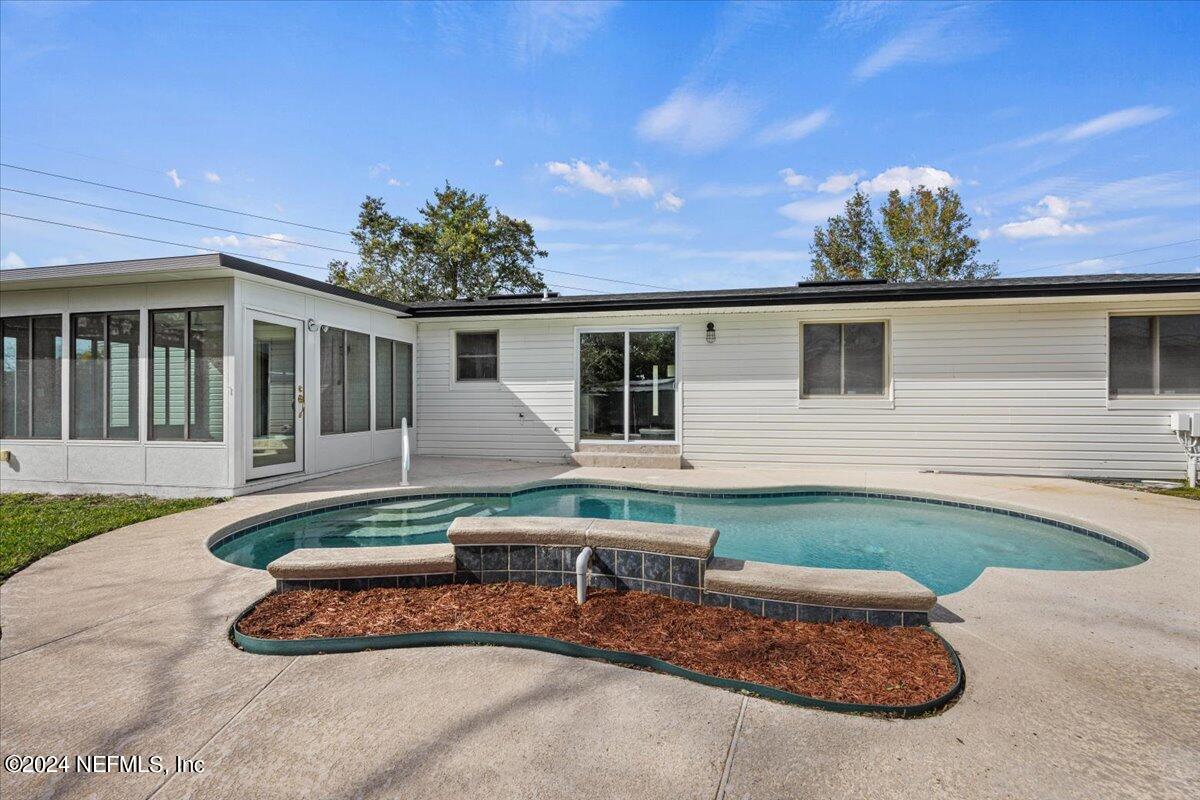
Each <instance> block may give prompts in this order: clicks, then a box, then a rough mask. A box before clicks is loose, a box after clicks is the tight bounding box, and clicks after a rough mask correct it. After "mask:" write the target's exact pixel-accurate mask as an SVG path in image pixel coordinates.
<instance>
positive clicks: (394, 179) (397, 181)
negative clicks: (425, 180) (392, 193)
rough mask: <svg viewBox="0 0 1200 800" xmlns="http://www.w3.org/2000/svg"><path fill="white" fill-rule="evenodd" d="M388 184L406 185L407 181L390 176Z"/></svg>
mask: <svg viewBox="0 0 1200 800" xmlns="http://www.w3.org/2000/svg"><path fill="white" fill-rule="evenodd" d="M387 185H388V186H404V185H405V183H404V181H402V180H400V179H399V178H388V179H387Z"/></svg>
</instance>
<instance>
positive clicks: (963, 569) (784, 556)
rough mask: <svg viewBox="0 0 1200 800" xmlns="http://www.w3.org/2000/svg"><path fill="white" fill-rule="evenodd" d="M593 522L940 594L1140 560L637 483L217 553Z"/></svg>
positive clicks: (375, 517)
mask: <svg viewBox="0 0 1200 800" xmlns="http://www.w3.org/2000/svg"><path fill="white" fill-rule="evenodd" d="M478 514H496V515H504V516H556V517H591V518H599V519H632V520H642V521H646V522H674V523H680V524H684V525H707V526H711V527H715V528H717V529H719V530H720V531H721V536H720V539H719V540H718V542H717V550H716V553H717V555H720V556H726V557H729V558H743V559H751V560H755V561H771V562H776V563H779V564H796V565H802V566H813V567H835V568H852V569H889V570H897V571H899V572H903V573H904V574H906V575H909V576H911V577H912V578H915V579H916V580H918V581H920V582H921V583H923V584H925V585H926V586H928V587H929V588H930V589H932V590H933V591H934V592H936V593H938V594H939V595H942V594H949V593H951V592H956V591H958V590H959V589H963V588H965V587H966V586H968V585H969V584H970V583H971V582H972V581H974V580H975V579H976V578H977V577H979V574H980V573H981V572H983V570H984V568H985V567H993V566H994V567H1020V568H1024V569H1054V570H1104V569H1118V568H1120V567H1128V566H1132V565H1134V564H1138V563H1141V561H1142V560H1143V559H1142V558H1141V557H1140V556H1138V555H1135V554H1133V553H1130V552H1128V551H1126V550H1124V549H1122V548H1120V547H1117V546H1116V545H1113V544H1110V543H1108V542H1105V541H1102V540H1099V539H1095V538H1092V537H1090V536H1086V535H1083V534H1081V533H1078V532H1075V531H1070V530H1065V529H1063V528H1060V527H1057V526H1054V525H1050V524H1047V523H1043V522H1037V521H1034V520H1029V519H1024V518H1021V517H1013V516H1008V515H1005V514H998V513H993V512H989V511H980V510H976V509H969V508H957V507H953V506H944V505H933V504H930V503H921V502H916V501H913V500H893V499H884V498H872V497H864V496H857V495H849V496H847V495H837V494H821V495H804V496H790V497H789V496H776V497H770V496H768V497H762V496H758V497H724V498H722V497H688V496H674V495H666V494H657V493H654V492H647V491H640V490H636V489H608V488H595V487H587V488H546V489H537V490H534V491H529V492H525V493H522V494H518V495H515V496H513V497H511V498H510V497H472V496H468V495H463V496H455V497H442V498H433V499H429V498H426V499H422V500H404V501H398V502H394V503H385V504H377V505H369V506H354V507H350V508H342V509H338V510H334V511H326V512H321V513H318V514H312V515H309V516H305V517H300V518H298V519H293V520H287V521H282V522H277V523H272V524H271V525H268V526H266V527H263V528H260V529H258V530H255V531H252V532H250V533H246V534H244V535H241V536H239V537H238V538H236V539H233V540H227V541H224V542H221V543H218V544H217V546H216V547H214V548H213V552H214V553H215V554H216V555H217V556H218V557H220V558H223V559H225V560H226V561H231V562H233V563H235V564H240V565H242V566H246V567H254V568H257V569H263V568H265V567H266V565H267V564H269V563H271V561H273V560H275V559H276V558H279V557H280V556H282V555H284V554H285V553H289V552H291V551H292V550H295V549H296V548H300V547H371V546H381V545H395V544H421V543H425V542H444V541H446V529H447V528H448V527H449V525H450V522H451V520H453V519H454V518H455V517H457V516H464V515H478Z"/></svg>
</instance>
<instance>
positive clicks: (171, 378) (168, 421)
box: [150, 306, 225, 442]
mask: <svg viewBox="0 0 1200 800" xmlns="http://www.w3.org/2000/svg"><path fill="white" fill-rule="evenodd" d="M224 328H225V310H224V309H223V308H221V307H220V306H215V307H212V308H182V309H171V310H162V311H151V312H150V438H151V439H155V440H159V441H197V442H219V441H221V440H222V439H223V438H224V435H225V431H224V427H225V372H224V370H225V359H224V355H225V331H224Z"/></svg>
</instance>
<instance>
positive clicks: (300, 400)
mask: <svg viewBox="0 0 1200 800" xmlns="http://www.w3.org/2000/svg"><path fill="white" fill-rule="evenodd" d="M296 405H298V406H300V413H299V414H297V415H296V416H297V417H299V418H301V419H303V418H304V387H303V386H297V387H296Z"/></svg>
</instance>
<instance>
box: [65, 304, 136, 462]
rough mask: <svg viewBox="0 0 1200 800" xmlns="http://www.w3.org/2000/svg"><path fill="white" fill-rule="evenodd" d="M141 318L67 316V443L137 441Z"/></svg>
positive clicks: (126, 314)
mask: <svg viewBox="0 0 1200 800" xmlns="http://www.w3.org/2000/svg"><path fill="white" fill-rule="evenodd" d="M140 316H141V315H140V313H139V312H137V311H110V312H100V313H88V314H72V315H71V438H72V439H137V438H138V343H139V338H138V337H139V333H140Z"/></svg>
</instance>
